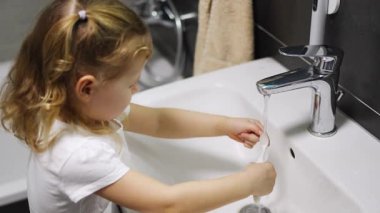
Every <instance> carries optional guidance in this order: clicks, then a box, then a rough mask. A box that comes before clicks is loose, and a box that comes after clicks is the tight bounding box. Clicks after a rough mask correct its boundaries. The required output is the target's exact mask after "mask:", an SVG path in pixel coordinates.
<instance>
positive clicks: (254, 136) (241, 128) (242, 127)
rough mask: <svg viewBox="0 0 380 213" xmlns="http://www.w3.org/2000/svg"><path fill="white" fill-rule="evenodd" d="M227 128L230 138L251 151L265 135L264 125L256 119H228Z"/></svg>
mask: <svg viewBox="0 0 380 213" xmlns="http://www.w3.org/2000/svg"><path fill="white" fill-rule="evenodd" d="M225 127H226V132H227V135H228V136H229V137H230V138H232V139H234V140H235V141H237V142H240V143H242V144H243V145H244V146H245V147H246V148H249V149H252V148H253V146H255V144H256V143H257V142H258V141H259V139H260V136H261V134H262V133H263V125H262V124H261V123H260V122H259V121H258V120H255V119H248V118H228V119H227V123H226V124H225Z"/></svg>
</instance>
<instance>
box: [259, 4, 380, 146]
mask: <svg viewBox="0 0 380 213" xmlns="http://www.w3.org/2000/svg"><path fill="white" fill-rule="evenodd" d="M253 1H254V8H255V22H256V28H255V30H256V31H255V44H256V49H255V51H256V58H260V57H266V56H274V57H275V58H277V59H278V60H279V61H280V62H282V63H283V64H284V65H285V66H287V67H288V68H289V69H292V68H296V67H297V66H300V65H305V63H304V62H303V61H301V60H300V59H297V58H290V57H283V56H279V54H278V52H277V49H278V48H279V47H281V46H288V45H289V46H290V45H303V44H308V41H309V28H310V20H311V5H312V0H286V1H283V0H265V1H263V0H253ZM340 2H341V5H340V8H339V11H338V13H337V14H334V15H331V16H329V17H328V18H327V21H326V34H325V43H326V44H328V45H332V46H337V47H340V48H341V49H343V51H344V59H343V63H342V66H341V73H340V87H341V89H343V90H344V92H345V95H344V96H343V98H342V100H341V101H340V102H339V104H338V105H339V108H340V110H342V111H343V112H345V113H346V114H347V115H349V116H350V117H352V118H353V119H355V120H356V121H357V122H358V123H359V124H360V125H362V126H363V127H364V128H366V129H367V130H368V131H369V132H371V133H372V134H373V135H375V136H376V137H377V138H380V88H379V86H378V82H379V81H380V13H379V12H378V11H380V1H374V0H361V1H346V0H341V1H340Z"/></svg>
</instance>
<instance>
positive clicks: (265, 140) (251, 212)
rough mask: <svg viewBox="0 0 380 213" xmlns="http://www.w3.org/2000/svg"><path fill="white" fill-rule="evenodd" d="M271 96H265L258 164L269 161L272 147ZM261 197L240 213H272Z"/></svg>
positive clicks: (257, 197)
mask: <svg viewBox="0 0 380 213" xmlns="http://www.w3.org/2000/svg"><path fill="white" fill-rule="evenodd" d="M269 98H270V95H264V110H263V114H262V118H261V122H262V124H263V128H264V129H263V134H262V135H261V136H260V141H259V142H258V144H257V145H258V146H259V147H258V148H259V149H260V150H259V157H258V158H257V160H256V162H257V163H262V162H265V161H267V159H268V153H267V149H268V147H269V145H270V139H269V136H268V132H267V123H268V122H267V120H268V119H267V118H268V105H269ZM260 200H261V196H253V203H252V204H250V205H247V206H244V207H243V208H242V209H241V210H240V211H239V213H270V210H269V209H268V208H266V207H264V206H263V205H262V204H261V203H260Z"/></svg>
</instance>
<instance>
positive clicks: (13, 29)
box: [0, 0, 50, 62]
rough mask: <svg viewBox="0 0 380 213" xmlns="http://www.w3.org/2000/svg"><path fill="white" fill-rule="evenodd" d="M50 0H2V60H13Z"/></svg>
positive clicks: (0, 5) (0, 31) (0, 10)
mask: <svg viewBox="0 0 380 213" xmlns="http://www.w3.org/2000/svg"><path fill="white" fill-rule="evenodd" d="M48 2H50V0H0V29H1V30H0V62H1V61H8V60H12V59H13V58H14V57H15V56H16V54H17V52H18V50H19V48H20V46H21V43H22V41H23V39H24V38H25V37H26V35H27V33H28V32H29V31H30V30H31V28H32V26H33V25H34V23H35V22H36V19H37V17H38V14H39V11H41V9H42V8H43V7H44V6H45V5H47V4H48Z"/></svg>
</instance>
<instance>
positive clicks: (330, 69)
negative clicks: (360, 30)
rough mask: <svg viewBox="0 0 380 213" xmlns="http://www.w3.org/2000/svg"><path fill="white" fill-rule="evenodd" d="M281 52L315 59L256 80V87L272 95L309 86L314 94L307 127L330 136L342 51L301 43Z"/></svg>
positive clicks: (313, 132) (332, 128)
mask: <svg viewBox="0 0 380 213" xmlns="http://www.w3.org/2000/svg"><path fill="white" fill-rule="evenodd" d="M280 53H282V54H284V55H288V56H307V57H310V58H312V59H313V60H314V63H313V64H312V65H310V66H307V67H302V68H297V69H294V70H291V71H288V72H285V73H280V74H278V75H274V76H271V77H268V78H265V79H262V80H260V81H258V82H257V83H256V86H257V89H258V91H259V92H260V93H261V94H262V95H272V94H276V93H282V92H286V91H291V90H295V89H301V88H311V89H312V90H313V93H314V98H313V104H312V106H313V112H312V123H311V125H310V127H309V131H310V132H311V133H312V134H313V135H316V136H319V137H328V136H332V135H333V134H335V133H336V127H335V111H336V105H337V99H339V98H340V96H341V94H342V93H341V91H340V90H339V89H338V79H339V67H340V62H341V60H342V57H343V52H341V51H340V50H338V49H331V48H330V47H327V46H304V47H288V48H283V49H281V50H280ZM335 53H337V54H336V56H335Z"/></svg>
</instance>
